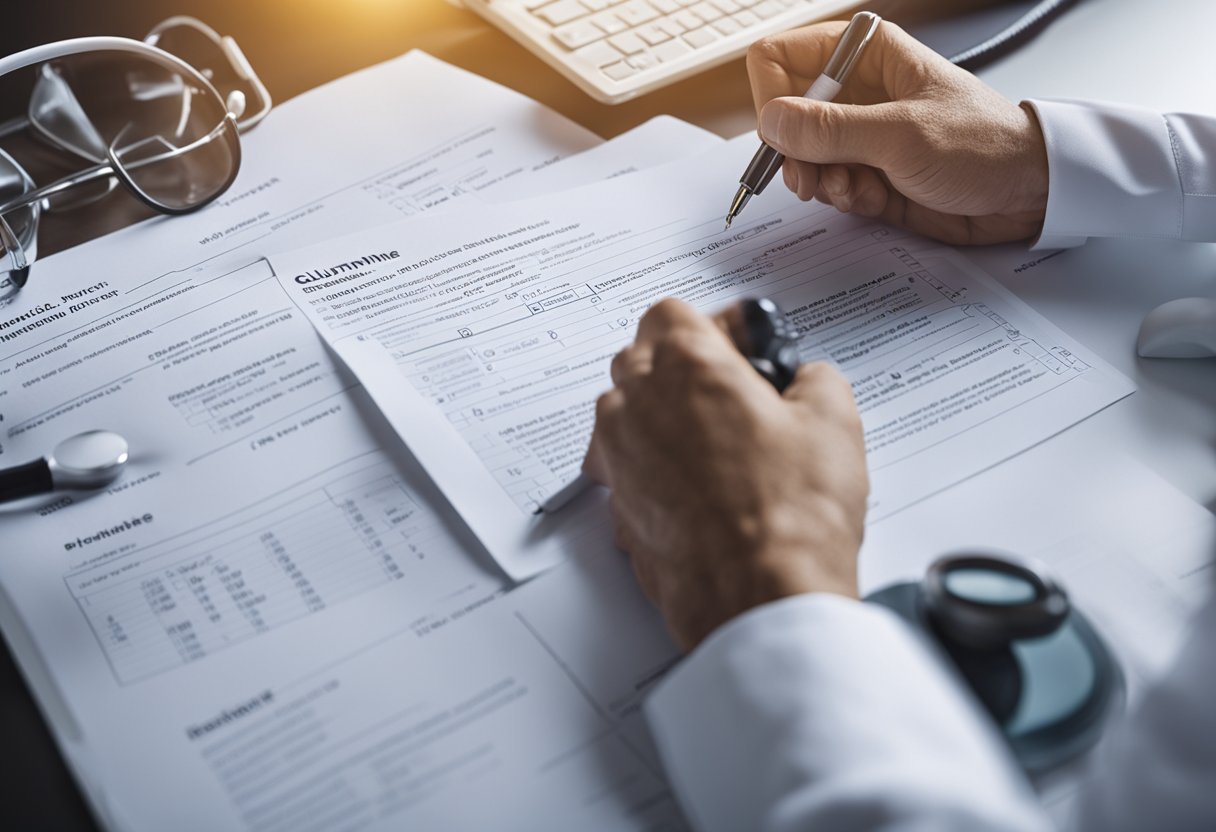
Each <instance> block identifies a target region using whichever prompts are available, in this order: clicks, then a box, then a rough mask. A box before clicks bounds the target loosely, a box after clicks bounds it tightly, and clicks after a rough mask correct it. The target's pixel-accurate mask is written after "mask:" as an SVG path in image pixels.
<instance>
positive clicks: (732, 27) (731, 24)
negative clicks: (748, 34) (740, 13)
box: [710, 17, 743, 35]
mask: <svg viewBox="0 0 1216 832" xmlns="http://www.w3.org/2000/svg"><path fill="white" fill-rule="evenodd" d="M710 25H711V26H713V27H714V28H715V29H717V30H718V31H719V32H721V33H722V34H724V35H733V34H734V33H735V32H742V31H743V27H742V26H740V25H739V24H738V23H736V22H735V21H734V20H732V19H731V18H729V17H724V18H722V19H721V20H715V21H714V22H713V23H712V24H710Z"/></svg>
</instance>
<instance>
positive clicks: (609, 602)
mask: <svg viewBox="0 0 1216 832" xmlns="http://www.w3.org/2000/svg"><path fill="white" fill-rule="evenodd" d="M1068 439H1071V437H1060V438H1058V439H1055V440H1052V441H1051V442H1049V443H1047V444H1045V445H1043V446H1041V447H1039V448H1036V449H1034V450H1032V451H1031V452H1029V453H1027V454H1024V455H1021V456H1019V457H1018V458H1017V459H1014V460H1011V461H1010V462H1009V463H1008V464H1007V465H1003V466H999V467H997V468H995V469H993V470H991V471H988V472H985V473H984V474H982V475H980V476H978V477H976V478H974V479H972V480H970V481H969V482H968V483H966V484H965V485H964V486H958V487H954V488H951V489H949V490H947V491H945V492H943V493H941V494H938V495H936V496H934V497H932V498H929V499H928V500H926V501H924V502H923V503H921V504H919V505H917V506H915V507H913V508H912V509H910V510H909V511H907V512H903V513H901V514H899V515H897V516H894V517H891V518H888V519H887V520H885V521H880V522H879V523H877V524H875V525H874V526H873V527H872V528H871V530H870V534H869V536H868V540H867V543H866V546H865V549H864V551H863V553H862V557H863V565H864V570H863V571H864V575H863V590H864V591H866V592H869V591H872V590H874V589H877V588H878V587H880V586H882V585H885V584H886V583H889V582H891V581H893V580H909V579H918V578H919V577H921V576H922V575H923V570H924V567H925V566H926V565H927V564H928V563H929V561H930V560H932V559H933V558H934V557H936V556H937V555H938V554H941V553H943V552H945V551H950V550H957V549H959V548H960V547H966V546H977V545H981V546H988V547H995V548H1001V549H1009V550H1013V551H1017V552H1019V553H1021V554H1025V555H1032V556H1038V557H1040V558H1042V559H1044V560H1046V561H1047V562H1048V564H1049V565H1050V566H1052V567H1053V568H1055V569H1056V570H1058V572H1059V573H1060V574H1062V575H1063V578H1064V580H1065V582H1066V586H1067V588H1068V590H1069V592H1070V595H1071V596H1072V597H1073V598H1074V599H1076V601H1077V603H1078V604H1080V605H1081V606H1082V608H1083V609H1084V611H1085V612H1086V613H1087V614H1089V615H1090V616H1091V617H1092V619H1093V620H1094V621H1095V622H1096V623H1097V624H1098V626H1100V627H1102V628H1103V631H1104V632H1105V633H1106V634H1107V636H1108V637H1109V638H1111V639H1112V642H1113V646H1114V647H1115V649H1116V651H1117V653H1118V654H1119V656H1120V658H1121V660H1123V661H1124V662H1125V665H1124V667H1125V669H1126V670H1127V672H1128V674H1129V677H1130V678H1131V679H1132V681H1133V685H1135V683H1136V681H1137V680H1138V679H1139V678H1140V677H1141V676H1142V674H1143V672H1144V671H1146V670H1150V671H1151V670H1154V669H1155V667H1154V665H1157V666H1159V664H1160V661H1159V659H1160V657H1161V656H1162V655H1165V654H1168V651H1169V647H1170V645H1171V644H1173V643H1174V642H1175V641H1176V639H1177V636H1178V634H1179V632H1180V629H1181V626H1182V622H1183V620H1184V618H1185V616H1186V614H1187V612H1188V611H1189V610H1190V609H1191V608H1192V607H1193V605H1194V602H1195V600H1196V599H1197V598H1198V596H1199V595H1200V594H1201V593H1203V592H1205V591H1207V590H1208V588H1209V585H1210V583H1211V581H1210V580H1209V579H1210V577H1211V569H1210V560H1209V558H1210V553H1211V552H1212V551H1213V546H1216V518H1213V517H1212V515H1211V514H1210V513H1208V512H1207V511H1206V510H1205V509H1204V508H1203V507H1202V506H1199V505H1197V504H1195V503H1193V502H1191V501H1190V500H1188V499H1186V498H1185V497H1183V496H1182V495H1181V494H1179V493H1178V492H1177V491H1176V490H1174V489H1173V488H1171V487H1170V486H1168V485H1167V484H1165V483H1164V482H1163V481H1161V480H1160V479H1158V478H1156V477H1155V476H1154V475H1152V474H1150V473H1148V472H1147V471H1145V470H1144V469H1143V468H1142V467H1140V466H1138V465H1136V464H1135V463H1132V462H1131V461H1130V460H1128V459H1127V458H1125V457H1122V456H1120V455H1118V454H1100V455H1097V456H1095V455H1094V454H1093V449H1092V448H1087V447H1084V446H1083V445H1081V446H1078V445H1076V444H1074V443H1071V442H1067V441H1062V440H1068ZM1080 493H1084V494H1086V500H1084V501H1083V504H1079V503H1078V501H1077V500H1076V495H1077V494H1080ZM1146 517H1147V518H1151V522H1146V521H1145V518H1146ZM1205 567H1207V568H1205ZM1129 611H1134V613H1135V614H1134V615H1129ZM1112 625H1114V626H1112ZM1146 649H1147V653H1149V654H1154V656H1155V658H1156V661H1150V662H1147V663H1146V662H1145V661H1144V659H1146V658H1147V656H1146V655H1145V653H1146ZM679 660H680V656H679V652H678V650H677V649H676V648H675V646H674V645H673V644H672V643H671V642H670V640H669V639H668V638H667V636H666V635H665V633H664V630H663V626H662V623H661V621H660V620H659V619H658V617H657V616H656V614H655V613H654V611H653V610H652V609H651V608H650V605H649V604H648V602H647V601H646V600H645V599H644V598H643V597H642V595H641V592H640V591H639V590H638V588H637V585H636V582H635V581H634V579H633V576H632V575H631V573H630V571H629V566H628V562H627V560H626V559H625V558H623V557H621V556H619V555H615V554H614V555H610V556H592V557H585V556H584V557H576V558H575V559H574V560H573V561H572V562H570V563H567V564H564V565H562V566H560V567H558V568H556V569H553V570H551V571H549V572H548V573H546V574H545V575H542V576H540V577H539V578H537V579H536V580H534V581H532V582H530V583H529V584H527V585H525V586H523V587H522V588H520V589H518V590H516V591H514V592H511V593H510V594H508V595H506V596H504V597H503V598H502V599H500V601H499V602H496V603H494V604H491V605H486V606H483V607H481V608H480V609H478V610H476V611H474V612H472V613H470V614H469V615H467V616H465V617H463V618H462V619H461V620H459V621H455V622H453V623H452V624H451V625H450V626H445V627H441V628H435V629H432V630H430V631H429V632H427V633H426V635H425V636H424V637H422V638H419V639H391V640H386V641H384V642H382V643H379V644H375V645H372V646H370V647H369V648H368V649H366V650H363V651H359V652H356V653H353V654H351V655H349V656H347V657H346V658H344V659H342V660H341V661H339V662H336V663H333V664H328V665H324V666H317V667H316V668H315V669H314V670H313V671H311V672H308V673H306V674H302V675H301V676H299V677H298V678H292V679H289V680H287V681H286V682H284V683H282V684H279V685H272V686H269V687H267V688H259V687H257V686H254V685H249V686H248V688H247V690H246V695H245V700H247V701H242V700H241V699H234V703H233V705H234V706H237V705H238V703H239V705H240V706H243V707H239V706H238V707H230V708H228V709H227V711H226V713H225V712H220V713H217V714H214V715H213V716H212V718H211V719H210V720H208V721H204V722H200V723H199V724H198V725H195V726H192V727H193V728H194V729H196V730H197V731H199V732H200V734H199V736H198V737H197V739H196V743H197V745H198V748H199V753H200V754H201V755H202V756H203V757H204V758H205V759H206V761H207V771H206V772H205V773H203V772H200V773H199V778H200V783H208V784H209V783H210V782H212V781H214V782H218V783H219V784H220V785H221V787H222V789H223V793H224V794H225V795H227V796H228V798H229V799H230V800H231V801H232V802H233V803H234V804H235V805H237V806H238V807H239V808H240V811H241V813H242V816H243V817H245V818H248V819H249V820H248V826H247V827H245V828H250V829H257V830H266V832H278V831H279V830H291V832H296V831H297V830H301V829H329V828H346V829H355V830H364V829H383V830H391V829H403V828H408V829H495V830H506V832H517V831H518V832H524V831H525V830H527V831H528V832H531V830H536V829H545V830H548V829H557V830H566V829H578V830H592V831H593V832H600V830H636V829H672V830H677V829H682V828H685V824H684V821H683V820H682V819H681V817H680V815H679V814H678V811H677V807H676V804H675V800H674V798H673V795H672V793H671V791H670V787H669V786H668V785H667V782H666V778H665V776H664V772H663V770H662V768H661V765H660V761H659V759H658V757H657V756H656V752H655V749H654V748H653V746H652V744H651V741H650V739H649V736H648V733H647V731H646V726H645V724H644V722H643V719H642V715H641V705H642V703H643V702H644V700H645V698H646V696H647V695H648V693H649V692H650V691H651V690H652V689H653V687H654V686H655V685H656V684H657V683H658V682H659V681H660V680H661V679H662V678H663V676H664V674H665V673H667V672H669V671H670V670H671V668H673V667H674V666H676V665H677V664H678V662H679ZM386 677H387V678H389V679H392V680H398V681H399V684H385V683H384V680H385V679H386ZM1134 690H1135V688H1133V691H1134ZM141 755H142V750H141V749H140V748H138V747H129V748H128V747H122V748H119V749H118V750H117V752H116V756H115V757H113V758H112V759H111V760H110V762H111V765H112V767H113V768H114V770H115V777H117V778H119V779H120V780H121V781H123V792H124V793H132V792H135V791H136V790H138V789H139V788H140V787H141V785H144V783H143V781H141V780H140V779H139V778H140V776H141V772H140V770H141V767H142V766H143V765H144V763H143V762H142V760H141ZM684 776H685V777H692V776H696V773H695V772H684ZM1070 783H1075V776H1074V779H1073V780H1070ZM1059 794H1061V792H1060V791H1059V789H1054V790H1053V791H1052V796H1055V795H1059ZM217 799H218V798H217Z"/></svg>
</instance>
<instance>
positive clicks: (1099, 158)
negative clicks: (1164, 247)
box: [1025, 100, 1216, 249]
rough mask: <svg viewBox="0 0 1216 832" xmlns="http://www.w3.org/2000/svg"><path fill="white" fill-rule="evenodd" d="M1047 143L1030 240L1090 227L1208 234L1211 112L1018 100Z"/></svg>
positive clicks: (1214, 227)
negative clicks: (1041, 212) (1035, 231)
mask: <svg viewBox="0 0 1216 832" xmlns="http://www.w3.org/2000/svg"><path fill="white" fill-rule="evenodd" d="M1025 103H1026V104H1027V105H1028V106H1029V107H1030V108H1031V109H1033V110H1034V112H1035V114H1036V116H1037V117H1038V120H1039V125H1040V126H1041V127H1042V129H1043V137H1044V139H1045V140H1046V144H1047V168H1048V178H1049V184H1048V193H1047V214H1046V218H1045V220H1044V223H1043V231H1042V233H1041V235H1040V236H1039V238H1038V240H1036V241H1035V243H1034V245H1033V248H1035V249H1054V248H1069V247H1072V246H1078V245H1081V244H1082V243H1084V242H1085V241H1086V240H1087V239H1088V238H1090V237H1129V238H1143V239H1159V240H1199V241H1212V240H1216V118H1213V117H1211V116H1200V115H1184V114H1178V113H1171V114H1167V115H1162V114H1161V113H1158V112H1155V111H1153V110H1145V109H1140V108H1138V107H1130V106H1126V105H1120V104H1092V103H1084V102H1077V101H1038V100H1034V101H1027V102H1025Z"/></svg>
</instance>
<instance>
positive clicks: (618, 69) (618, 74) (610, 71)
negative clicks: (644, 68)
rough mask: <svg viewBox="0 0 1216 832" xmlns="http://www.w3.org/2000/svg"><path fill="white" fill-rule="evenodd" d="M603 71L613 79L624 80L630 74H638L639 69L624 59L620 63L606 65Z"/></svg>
mask: <svg viewBox="0 0 1216 832" xmlns="http://www.w3.org/2000/svg"><path fill="white" fill-rule="evenodd" d="M603 73H604V74H605V75H607V76H608V77H609V78H611V79H612V80H613V81H624V80H625V79H626V78H628V77H629V76H630V75H637V74H638V71H637V70H636V69H634V68H633V67H631V66H630V65H629V64H627V63H625V62H624V61H621V62H620V63H619V64H612V65H611V66H606V67H604V69H603Z"/></svg>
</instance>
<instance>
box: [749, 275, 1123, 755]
mask: <svg viewBox="0 0 1216 832" xmlns="http://www.w3.org/2000/svg"><path fill="white" fill-rule="evenodd" d="M726 317H727V328H728V330H729V331H730V335H731V338H732V340H734V342H735V344H736V345H737V346H738V347H739V349H740V351H741V352H742V353H743V354H744V355H745V356H747V357H748V360H749V361H750V362H751V363H752V366H753V367H755V368H756V370H757V371H758V372H759V373H760V374H761V375H763V376H764V377H765V378H767V379H768V380H769V381H770V382H772V383H773V385H774V386H775V387H776V388H777V390H778V391H781V390H784V389H785V386H786V385H788V384H789V382H790V381H791V380H792V379H793V378H794V376H795V374H796V373H797V372H798V366H799V363H800V354H799V351H798V336H799V333H798V328H797V327H796V326H794V325H793V323H792V322H791V321H789V320H787V319H786V317H785V315H784V314H783V313H782V311H781V308H780V307H779V306H778V305H777V304H776V303H774V302H773V301H772V300H770V299H767V298H759V299H750V300H745V301H743V302H742V303H740V304H737V305H736V306H735V307H733V308H732V309H730V310H728V313H727V316H726ZM866 600H867V601H870V602H873V603H877V604H882V605H883V606H886V607H888V608H890V609H892V610H894V611H895V612H896V613H897V614H899V615H900V616H901V617H902V618H903V619H904V620H905V621H907V622H908V623H909V624H911V625H912V626H913V627H914V628H916V629H917V630H919V631H920V632H921V633H922V634H923V635H925V636H926V637H927V641H928V643H929V644H930V645H931V646H933V647H934V652H935V653H936V654H937V656H938V658H939V659H941V660H942V662H943V664H944V666H945V667H947V669H950V670H951V671H952V672H954V673H955V674H956V675H957V676H959V677H961V680H962V681H963V682H964V683H965V685H966V686H967V687H968V688H970V689H971V691H972V693H974V694H975V697H976V698H977V699H978V700H979V702H980V704H981V705H982V706H983V708H984V710H986V711H987V712H988V714H989V716H991V717H992V719H993V720H994V721H995V723H996V726H997V728H998V730H999V731H1000V732H1001V734H1002V735H1003V736H1004V738H1005V740H1006V742H1007V743H1008V744H1009V747H1010V749H1012V751H1013V754H1014V757H1016V758H1017V760H1018V762H1019V763H1020V764H1021V765H1022V767H1023V768H1024V769H1025V770H1026V771H1027V772H1030V773H1033V774H1039V773H1042V772H1045V771H1048V770H1050V769H1053V768H1056V767H1057V766H1060V765H1062V764H1063V763H1066V762H1068V761H1069V760H1071V759H1073V758H1074V757H1076V756H1077V755H1079V754H1081V753H1082V752H1084V751H1086V750H1088V749H1089V748H1091V747H1092V746H1093V745H1094V744H1095V743H1096V742H1097V741H1098V739H1099V738H1100V737H1101V735H1102V729H1103V728H1104V727H1105V725H1106V721H1107V718H1108V717H1109V716H1110V715H1111V714H1113V713H1114V712H1115V711H1116V709H1117V706H1118V705H1120V704H1121V703H1122V700H1123V690H1124V685H1123V674H1122V672H1121V671H1120V669H1119V665H1118V663H1117V662H1116V661H1115V658H1114V655H1113V654H1112V653H1111V651H1110V648H1108V647H1107V646H1106V643H1105V642H1104V641H1103V640H1102V638H1101V637H1100V636H1099V635H1098V633H1097V631H1096V630H1095V629H1094V628H1093V626H1092V625H1091V624H1090V623H1089V621H1088V620H1087V619H1086V618H1085V616H1083V615H1082V614H1081V613H1080V612H1079V611H1077V610H1076V608H1074V607H1073V606H1072V604H1071V603H1070V602H1069V600H1068V595H1067V593H1065V592H1064V588H1063V587H1062V586H1061V585H1060V583H1059V582H1058V581H1057V580H1056V579H1055V578H1054V577H1053V576H1052V575H1051V573H1050V571H1049V570H1048V569H1047V567H1046V566H1044V565H1043V564H1041V563H1039V562H1037V561H1034V560H1031V559H1029V558H1020V557H1015V556H1011V555H998V554H992V553H968V554H961V555H953V556H948V557H944V558H941V559H939V560H938V561H936V562H935V563H934V564H933V565H932V566H930V567H929V571H928V572H927V573H926V575H925V577H924V579H923V580H921V581H919V582H916V583H905V584H899V585H896V586H892V587H888V588H886V589H883V590H881V591H879V592H877V593H875V594H873V595H871V596H870V597H869V598H867V599H866Z"/></svg>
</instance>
